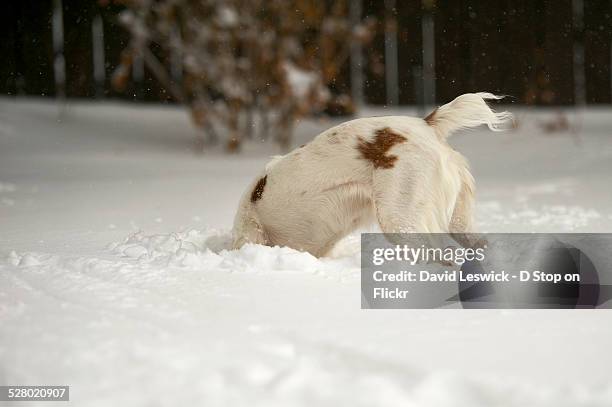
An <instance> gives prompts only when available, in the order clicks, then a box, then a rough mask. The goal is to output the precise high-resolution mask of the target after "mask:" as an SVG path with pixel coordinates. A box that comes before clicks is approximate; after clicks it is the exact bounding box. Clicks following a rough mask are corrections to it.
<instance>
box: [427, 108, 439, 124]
mask: <svg viewBox="0 0 612 407" xmlns="http://www.w3.org/2000/svg"><path fill="white" fill-rule="evenodd" d="M437 111H438V109H435V110H434V111H433V112H431V113H429V114H428V115H427V116H426V117H425V118H424V119H423V120H425V122H426V123H427V124H429V125H430V126H433V125H434V122H435V118H436V112H437Z"/></svg>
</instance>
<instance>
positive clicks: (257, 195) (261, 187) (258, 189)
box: [251, 175, 268, 203]
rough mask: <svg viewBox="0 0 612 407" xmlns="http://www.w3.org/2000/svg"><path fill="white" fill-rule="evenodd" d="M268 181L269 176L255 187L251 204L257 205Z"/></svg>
mask: <svg viewBox="0 0 612 407" xmlns="http://www.w3.org/2000/svg"><path fill="white" fill-rule="evenodd" d="M267 179H268V176H267V175H266V176H265V177H263V178H261V179H260V180H259V181H257V185H255V188H254V189H253V192H252V193H251V202H253V203H255V202H257V201H259V200H260V199H261V196H262V195H263V191H264V188H265V187H266V181H267Z"/></svg>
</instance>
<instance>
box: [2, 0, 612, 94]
mask: <svg viewBox="0 0 612 407" xmlns="http://www.w3.org/2000/svg"><path fill="white" fill-rule="evenodd" d="M611 9H612V1H610V0H584V20H583V21H584V27H579V26H576V24H575V20H574V11H573V1H572V0H490V1H484V0H481V1H476V0H448V1H437V2H435V5H434V6H433V9H432V13H433V18H434V23H435V56H436V61H435V67H436V68H435V74H436V101H437V102H445V101H448V100H451V99H452V98H454V97H455V96H457V95H458V94H461V93H465V92H472V91H479V90H487V91H492V92H496V93H501V94H506V95H511V96H513V97H514V98H515V101H516V102H517V103H525V104H539V105H568V104H574V103H575V102H576V97H575V93H576V86H575V80H576V79H575V78H576V72H575V61H574V56H575V55H574V54H575V50H576V44H578V46H579V47H581V48H582V49H583V50H584V63H583V67H584V78H585V84H584V93H585V95H586V103H589V104H602V103H610V102H611V100H612V98H611V93H612V83H611V79H610V78H611V71H610V64H611V61H612V57H611V53H610V48H611V43H612V12H611ZM52 10H53V1H52V0H39V1H35V0H30V1H25V0H10V1H5V2H4V3H3V11H2V13H1V14H0V19H1V23H0V30H2V43H1V49H0V55H2V57H3V62H2V64H0V93H1V94H8V95H39V96H40V95H42V96H54V95H55V94H56V90H55V85H54V77H53V58H54V51H53V44H52V24H51V19H52ZM120 10H121V8H120V7H119V6H112V5H110V6H109V5H104V6H101V5H100V4H99V3H98V2H96V1H93V0H90V1H87V0H63V19H64V56H65V60H66V96H68V97H82V98H93V97H97V98H108V97H114V98H122V99H128V100H136V101H168V100H169V98H168V95H167V93H166V91H165V90H164V89H163V88H162V87H161V86H160V85H159V84H158V83H157V82H156V81H155V80H154V78H153V77H152V75H151V74H150V73H149V72H145V77H144V79H143V80H142V81H141V82H140V83H131V84H130V85H129V86H128V88H127V89H126V90H125V91H124V92H121V93H118V92H116V91H114V90H113V89H112V87H111V85H110V77H111V75H112V72H113V70H114V68H115V67H116V66H117V64H118V62H119V56H120V53H121V51H122V49H123V48H124V47H125V45H126V43H127V41H128V34H127V33H126V32H125V31H124V30H123V29H122V28H121V27H120V26H119V25H118V23H117V21H116V16H117V13H118V12H119V11H120ZM425 12H427V11H426V10H425V9H424V7H423V5H422V3H421V1H401V0H398V1H397V3H396V6H395V7H394V8H393V9H392V10H391V18H393V19H395V20H396V21H397V27H398V29H397V38H398V43H397V44H398V55H399V61H398V71H399V78H398V79H399V103H400V104H413V103H416V102H418V101H417V96H415V95H416V94H417V92H416V89H415V87H417V86H418V82H417V81H415V72H418V71H415V67H417V68H418V67H419V66H420V65H421V63H422V58H421V56H422V27H421V21H422V20H421V19H422V14H423V13H425ZM385 13H387V14H385ZM97 14H100V15H101V17H102V19H103V23H104V49H105V65H106V83H105V84H104V86H103V91H102V92H99V91H98V92H96V84H95V81H94V78H93V62H92V58H93V55H92V45H91V44H92V28H91V24H92V21H93V19H94V17H95V16H96V15H97ZM385 15H387V18H389V17H388V15H389V11H388V9H387V10H385V2H384V0H371V1H363V17H366V16H376V17H377V18H378V19H379V20H380V21H382V20H384V18H385ZM379 26H380V27H383V24H382V23H381V24H379ZM384 45H385V36H384V28H379V29H378V31H377V34H376V39H375V41H374V46H373V47H372V49H371V50H368V52H370V53H371V55H370V56H369V58H368V66H366V67H364V78H365V81H364V93H365V101H366V102H367V103H372V104H384V103H385V102H386V100H387V98H386V95H385V77H384V76H385V73H384V72H385V70H384V63H385V61H384ZM381 67H382V68H381ZM343 72H344V73H343V74H342V77H339V78H338V79H337V83H338V87H339V88H340V89H342V88H345V89H348V88H350V80H351V78H350V70H349V69H345V70H344V71H343Z"/></svg>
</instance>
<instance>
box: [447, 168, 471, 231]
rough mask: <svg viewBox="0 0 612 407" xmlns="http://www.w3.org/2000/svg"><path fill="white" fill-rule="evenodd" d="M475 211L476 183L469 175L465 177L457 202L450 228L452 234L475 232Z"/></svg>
mask: <svg viewBox="0 0 612 407" xmlns="http://www.w3.org/2000/svg"><path fill="white" fill-rule="evenodd" d="M473 210H474V181H473V179H472V176H471V175H470V174H469V173H468V174H467V178H466V177H463V180H462V183H461V190H460V191H459V195H458V196H457V202H455V209H454V210H453V216H452V217H451V222H450V225H449V227H448V229H449V232H451V233H470V232H473V231H474V230H473V226H472V225H473Z"/></svg>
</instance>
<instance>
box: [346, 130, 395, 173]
mask: <svg viewBox="0 0 612 407" xmlns="http://www.w3.org/2000/svg"><path fill="white" fill-rule="evenodd" d="M375 134H376V136H375V137H374V140H373V141H366V140H364V139H362V138H361V137H360V138H359V144H358V145H357V149H358V150H359V152H360V153H361V156H362V157H363V158H365V159H366V160H368V161H371V162H372V164H373V165H374V168H385V169H388V168H393V166H394V165H395V161H396V160H397V156H396V155H387V152H388V151H389V149H390V148H391V147H393V146H394V145H396V144H399V143H403V142H405V141H406V137H404V136H402V135H400V134H397V133H394V132H393V131H392V130H391V129H390V128H388V127H385V128H384V129H380V130H376V133H375Z"/></svg>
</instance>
